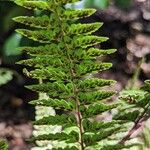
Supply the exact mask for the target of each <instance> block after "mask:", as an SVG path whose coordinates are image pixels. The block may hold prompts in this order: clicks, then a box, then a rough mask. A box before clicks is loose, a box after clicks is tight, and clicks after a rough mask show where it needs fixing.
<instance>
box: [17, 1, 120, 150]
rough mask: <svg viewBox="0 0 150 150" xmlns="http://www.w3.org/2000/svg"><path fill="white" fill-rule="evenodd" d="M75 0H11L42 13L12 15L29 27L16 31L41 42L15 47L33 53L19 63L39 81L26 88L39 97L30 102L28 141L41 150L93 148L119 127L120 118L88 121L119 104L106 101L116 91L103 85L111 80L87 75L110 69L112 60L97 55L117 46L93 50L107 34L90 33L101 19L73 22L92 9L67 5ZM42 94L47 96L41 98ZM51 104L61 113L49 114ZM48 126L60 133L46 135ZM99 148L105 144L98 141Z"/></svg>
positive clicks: (108, 84) (104, 54)
mask: <svg viewBox="0 0 150 150" xmlns="http://www.w3.org/2000/svg"><path fill="white" fill-rule="evenodd" d="M77 1H78V0H39V1H35V0H15V3H16V4H18V5H20V6H23V7H25V8H27V9H31V10H40V11H42V16H38V17H35V16H30V17H28V16H20V17H16V18H14V21H16V22H18V23H21V24H24V25H27V26H29V27H32V28H31V29H17V30H16V31H17V32H18V33H20V34H21V35H23V36H25V37H27V38H28V39H31V40H33V41H36V42H38V43H39V45H38V46H37V47H27V46H24V47H20V48H19V50H21V51H24V52H26V53H27V54H29V55H30V56H32V57H31V58H30V59H27V60H21V61H20V62H18V64H23V65H25V66H30V67H32V69H31V71H28V70H27V69H24V73H25V74H26V75H27V76H28V77H32V78H35V79H39V80H40V81H42V83H41V82H40V84H35V85H28V86H26V87H27V88H28V89H30V90H32V91H36V92H38V93H39V94H40V98H39V99H37V100H33V101H31V102H30V104H33V105H35V106H36V121H35V122H34V127H35V131H36V134H34V137H33V139H32V140H33V141H35V143H36V144H37V145H38V146H40V148H41V149H42V148H46V149H50V148H49V147H51V148H52V149H63V150H64V149H66V150H69V149H71V150H73V149H80V150H88V147H90V148H94V147H95V145H97V144H99V142H101V141H102V140H104V139H107V138H109V137H110V136H111V135H114V134H115V133H116V132H117V131H120V129H121V125H120V120H112V121H110V122H105V121H100V122H98V121H94V122H92V121H91V119H94V120H95V117H96V116H97V115H102V114H103V113H107V112H108V111H111V110H112V109H115V108H117V107H118V105H120V104H119V103H118V104H117V103H115V104H114V103H113V104H107V100H108V99H111V97H112V96H113V95H114V94H115V93H116V92H114V91H113V90H107V88H105V90H104V88H103V87H104V86H111V85H112V84H114V83H115V81H113V80H109V79H101V78H95V77H94V76H92V77H90V76H89V74H92V73H97V72H99V71H104V70H107V69H109V68H110V67H112V64H111V63H109V62H103V59H102V61H99V59H100V57H102V56H106V55H108V54H112V53H114V52H115V51H116V50H115V49H109V50H102V49H97V48H92V46H94V45H96V44H99V43H102V42H104V41H107V40H108V38H107V37H99V36H95V35H91V34H92V33H94V32H95V31H97V30H98V29H99V28H100V27H101V26H102V23H97V22H96V23H88V24H86V23H85V24H81V23H79V22H78V23H76V22H75V21H77V20H78V19H82V18H84V17H88V16H90V15H92V14H94V13H95V12H96V10H95V9H83V10H71V9H67V8H66V7H65V5H66V4H67V3H73V2H77ZM44 14H46V15H44ZM98 57H99V59H97V58H98ZM42 94H45V95H46V96H47V98H44V96H41V95H42ZM49 107H53V108H54V109H57V110H58V111H61V112H62V113H63V114H61V115H58V114H56V115H55V113H53V114H52V115H51V114H50V113H49V111H48V112H47V110H48V108H49ZM44 108H45V113H44ZM52 126H58V127H61V129H62V131H60V130H59V132H51V131H49V132H47V133H46V131H47V130H51V128H52ZM42 127H43V130H44V132H42ZM97 130H98V131H97ZM38 133H39V134H38ZM56 143H57V144H56ZM62 143H63V144H62ZM61 144H62V145H61ZM58 145H60V146H58ZM99 146H101V147H103V145H100V144H99Z"/></svg>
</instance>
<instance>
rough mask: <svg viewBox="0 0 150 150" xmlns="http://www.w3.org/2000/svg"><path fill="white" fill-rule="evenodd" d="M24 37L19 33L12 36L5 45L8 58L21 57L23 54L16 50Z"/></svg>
mask: <svg viewBox="0 0 150 150" xmlns="http://www.w3.org/2000/svg"><path fill="white" fill-rule="evenodd" d="M21 38H22V36H21V35H20V34H18V33H14V34H12V35H11V36H10V37H9V38H8V39H7V40H6V42H5V44H4V53H5V55H6V56H12V55H20V54H21V52H20V51H18V50H17V49H16V48H17V47H18V46H19V45H20V41H21Z"/></svg>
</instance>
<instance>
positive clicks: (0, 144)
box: [0, 139, 8, 150]
mask: <svg viewBox="0 0 150 150" xmlns="http://www.w3.org/2000/svg"><path fill="white" fill-rule="evenodd" d="M0 149H1V150H8V145H7V143H6V141H4V140H1V139H0Z"/></svg>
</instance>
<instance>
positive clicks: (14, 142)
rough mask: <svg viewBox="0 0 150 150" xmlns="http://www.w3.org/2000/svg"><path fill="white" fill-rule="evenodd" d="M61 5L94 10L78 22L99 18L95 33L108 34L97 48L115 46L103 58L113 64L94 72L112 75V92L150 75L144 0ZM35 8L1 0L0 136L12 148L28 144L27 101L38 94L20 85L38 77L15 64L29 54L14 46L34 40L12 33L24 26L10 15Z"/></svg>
mask: <svg viewBox="0 0 150 150" xmlns="http://www.w3.org/2000/svg"><path fill="white" fill-rule="evenodd" d="M66 7H72V8H75V9H79V8H96V9H97V12H96V13H95V14H94V15H92V16H91V17H89V18H84V19H82V20H80V21H81V22H89V23H90V22H104V25H103V27H102V28H101V29H100V30H98V31H97V32H95V33H94V34H96V35H101V36H107V37H109V38H110V40H109V41H108V42H105V43H104V44H102V45H101V46H100V48H102V49H107V48H116V49H117V50H118V51H117V52H116V54H114V55H113V56H109V57H107V58H105V59H106V60H108V59H109V60H110V61H111V62H112V63H113V64H114V65H113V68H112V69H111V70H110V71H107V72H105V73H103V74H99V76H102V77H104V78H108V77H109V78H112V79H115V80H117V81H118V83H117V84H116V87H115V88H116V90H117V91H121V90H122V89H123V88H125V87H126V86H127V85H128V86H130V83H132V85H134V86H136V87H138V86H140V85H141V84H142V82H143V81H144V80H145V79H148V78H150V42H149V41H150V1H149V0H82V1H81V2H79V3H77V4H74V5H67V6H66ZM40 13H41V12H40V11H35V12H34V13H33V12H32V11H29V10H26V9H24V8H22V7H19V6H16V5H15V4H14V3H13V2H12V1H7V0H0V137H5V138H6V137H7V140H9V142H10V144H9V145H10V147H11V149H12V150H13V149H15V148H16V147H17V148H18V149H21V150H26V149H27V147H28V146H27V145H26V144H25V142H24V139H25V138H28V137H29V136H30V135H31V131H32V126H31V125H30V123H29V121H30V120H33V119H34V108H33V107H31V106H29V105H28V101H30V99H35V98H36V97H37V95H36V93H33V92H31V91H29V90H27V89H25V88H24V85H25V84H26V85H27V84H31V83H34V82H37V81H35V80H31V79H29V78H28V77H26V76H24V75H23V73H22V69H23V68H24V66H19V65H16V64H15V62H16V61H19V60H20V59H26V58H28V56H27V55H26V54H24V53H22V52H20V51H19V50H18V49H17V47H19V46H25V45H34V46H35V44H36V43H34V42H33V41H31V40H28V39H26V38H24V37H22V36H20V35H18V34H17V33H15V29H16V28H25V27H24V26H23V25H21V24H17V23H15V22H13V20H12V18H13V17H16V16H18V15H20V16H21V15H30V16H31V15H40ZM143 58H144V59H143ZM141 60H142V61H141ZM143 60H144V61H143ZM140 62H142V63H140ZM139 64H140V65H139ZM137 68H138V73H137ZM131 79H133V80H132V82H131ZM8 129H9V130H8ZM8 131H9V132H8ZM17 148H16V149H17Z"/></svg>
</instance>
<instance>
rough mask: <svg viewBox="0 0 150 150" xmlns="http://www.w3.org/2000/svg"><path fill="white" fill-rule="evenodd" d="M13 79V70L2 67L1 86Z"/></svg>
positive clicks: (0, 74)
mask: <svg viewBox="0 0 150 150" xmlns="http://www.w3.org/2000/svg"><path fill="white" fill-rule="evenodd" d="M12 79H13V71H12V70H9V69H6V68H0V86H2V85H4V84H7V83H8V82H9V81H11V80H12Z"/></svg>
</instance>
